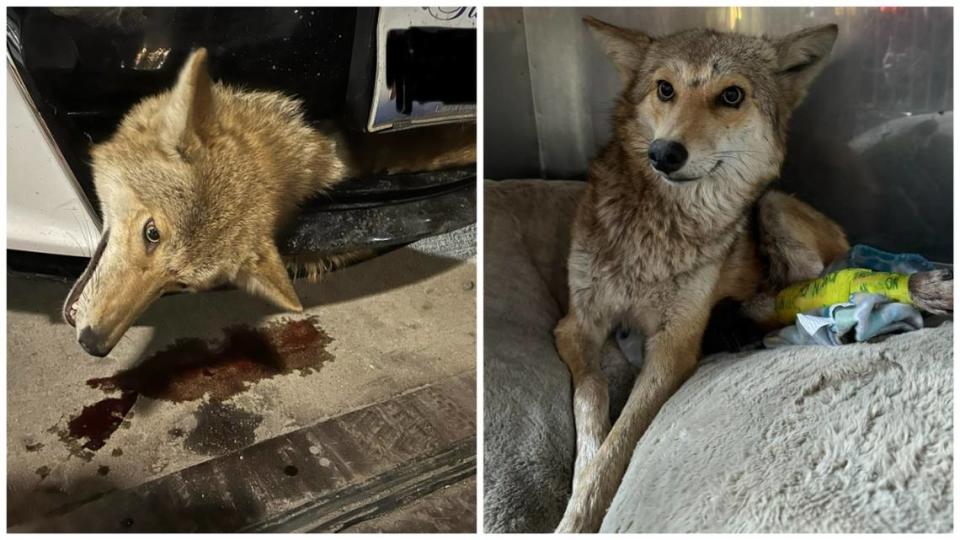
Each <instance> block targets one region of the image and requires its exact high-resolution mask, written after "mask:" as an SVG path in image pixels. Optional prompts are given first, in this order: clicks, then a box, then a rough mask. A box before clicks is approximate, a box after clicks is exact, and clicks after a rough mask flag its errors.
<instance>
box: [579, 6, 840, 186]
mask: <svg viewBox="0 0 960 540" xmlns="http://www.w3.org/2000/svg"><path fill="white" fill-rule="evenodd" d="M587 22H588V24H589V26H590V27H591V29H593V30H594V33H595V34H597V36H598V37H599V39H600V42H601V44H602V45H603V46H604V47H605V48H606V50H607V53H608V54H609V55H610V56H611V57H612V59H613V60H614V63H615V65H616V67H617V69H618V71H619V72H620V75H621V78H622V79H623V81H624V83H625V85H624V89H623V91H622V93H621V95H620V99H619V102H618V104H617V108H616V113H615V116H614V126H615V130H617V133H616V134H615V136H617V137H619V138H620V140H622V141H630V142H631V143H632V150H633V151H634V153H635V156H634V157H636V159H638V160H642V161H644V162H645V165H646V166H647V167H649V170H650V171H651V172H652V173H653V174H654V175H656V176H658V177H660V178H662V179H664V180H666V181H667V182H669V183H671V184H679V183H687V182H694V181H696V182H701V183H702V182H715V183H727V184H740V185H739V186H738V187H739V188H741V189H743V188H748V187H749V186H743V185H742V184H751V183H756V182H762V181H766V180H769V179H772V178H774V177H775V176H776V175H777V174H778V173H779V169H780V165H781V163H782V162H783V158H784V154H785V144H786V127H787V122H788V120H789V118H790V113H791V111H792V110H793V109H794V107H795V106H796V105H797V104H798V103H799V102H800V100H801V99H802V98H803V95H804V93H805V91H806V88H807V86H808V84H809V82H810V81H812V80H813V78H814V77H815V76H816V75H817V73H818V72H819V71H820V69H821V68H822V66H823V64H824V62H820V60H821V59H822V58H825V57H826V56H827V55H828V54H829V52H830V50H831V48H832V47H833V42H834V41H835V39H836V36H837V27H836V26H835V25H826V26H820V27H815V28H810V29H807V30H803V31H800V32H797V33H795V34H791V35H788V36H786V37H783V38H780V39H775V40H774V39H769V38H766V37H755V36H746V35H740V34H726V33H720V32H715V31H712V30H689V31H685V32H680V33H677V34H673V35H670V36H666V37H663V38H657V39H651V38H650V37H648V36H646V35H644V34H641V33H639V32H634V31H632V30H627V29H623V28H619V27H615V26H612V25H609V24H607V23H604V22H601V21H598V20H595V19H589V20H588V21H587Z"/></svg>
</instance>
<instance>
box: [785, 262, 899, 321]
mask: <svg viewBox="0 0 960 540" xmlns="http://www.w3.org/2000/svg"><path fill="white" fill-rule="evenodd" d="M909 282H910V276H908V275H906V274H895V273H891V272H874V271H873V270H867V269H864V268H846V269H844V270H840V271H838V272H833V273H831V274H827V275H825V276H823V277H822V278H818V279H814V280H811V281H803V282H800V283H795V284H793V285H791V286H789V287H787V288H786V289H784V290H782V291H780V294H778V295H777V299H776V302H775V308H776V312H777V320H778V321H779V322H780V323H782V324H792V323H793V322H794V319H795V318H796V316H797V313H803V312H804V311H808V310H811V309H817V308H824V307H827V306H832V305H833V304H841V303H844V302H849V301H850V295H852V294H854V293H873V294H882V295H884V296H886V297H887V298H889V299H891V300H893V301H894V302H902V303H904V304H912V303H913V302H912V301H911V299H910V288H909Z"/></svg>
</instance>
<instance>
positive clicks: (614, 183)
mask: <svg viewBox="0 0 960 540" xmlns="http://www.w3.org/2000/svg"><path fill="white" fill-rule="evenodd" d="M587 24H588V25H589V27H590V28H591V29H592V30H593V31H594V34H595V35H596V36H597V38H598V39H599V41H600V42H601V44H602V45H603V47H604V48H605V50H606V52H607V54H608V55H609V56H610V58H611V59H612V60H613V62H614V64H615V65H616V67H617V69H618V71H619V73H620V75H621V79H622V81H623V89H622V91H621V93H620V96H619V99H618V100H617V102H616V106H615V110H614V113H613V138H612V141H611V142H610V143H608V144H607V146H606V147H605V148H604V149H603V150H602V151H601V152H600V154H599V156H598V157H597V158H596V159H595V160H594V161H593V163H592V164H591V166H590V170H589V186H588V188H587V190H586V192H585V194H584V196H583V198H582V199H581V201H580V205H579V208H578V211H577V215H576V218H575V221H574V226H573V232H572V240H571V247H570V256H569V259H568V279H569V290H570V308H569V312H568V313H567V315H566V317H564V318H563V319H562V320H561V321H560V323H559V324H558V325H557V327H556V330H555V332H554V333H555V338H556V347H557V351H558V352H559V354H560V356H561V357H562V358H563V360H564V362H565V363H566V364H567V366H568V367H569V369H570V373H571V376H572V380H573V412H574V419H575V423H576V432H577V433H576V435H577V457H576V462H575V465H574V479H573V491H572V494H571V497H570V500H569V502H568V505H567V508H566V511H565V513H564V516H563V519H562V520H561V522H560V524H559V526H558V528H557V531H558V532H586V531H596V530H597V529H598V528H599V527H600V524H601V521H602V520H603V517H604V514H605V513H606V511H607V508H608V507H609V505H610V502H611V500H612V499H613V496H614V493H615V492H616V490H617V488H618V486H619V484H620V481H621V478H622V477H623V474H624V471H625V469H626V467H627V464H628V462H629V460H630V457H631V454H632V452H633V449H634V447H635V446H636V444H637V441H638V439H639V438H640V436H641V435H642V434H643V432H644V431H645V430H646V429H647V426H649V425H650V422H651V421H652V420H653V418H654V416H655V415H656V414H657V412H658V411H659V409H660V407H661V406H662V405H663V404H664V402H666V401H667V399H668V398H669V397H670V396H671V395H672V394H673V393H674V392H675V391H676V390H677V388H678V387H679V386H680V385H681V384H682V383H683V382H684V381H685V380H686V379H687V378H688V377H689V376H690V375H691V374H692V373H693V371H694V369H695V368H696V365H697V360H698V357H699V355H700V343H701V340H702V338H703V333H704V330H705V327H706V325H707V320H708V318H709V315H710V311H711V308H712V307H713V306H714V305H715V304H716V303H717V302H718V301H720V300H722V299H733V300H737V301H741V302H742V303H743V304H742V305H743V309H744V312H745V313H746V315H747V316H749V317H750V318H752V319H754V320H756V321H757V322H759V323H767V322H770V320H771V319H773V318H774V302H773V300H774V296H773V294H774V293H775V292H776V291H778V290H779V289H780V288H782V287H783V286H785V285H788V284H790V283H793V282H796V281H800V280H805V279H811V278H815V277H817V276H818V275H819V274H820V272H821V271H822V270H823V268H824V267H825V265H827V264H829V263H830V262H831V261H832V260H833V259H835V258H837V257H840V256H842V255H844V254H845V253H846V251H847V249H848V245H847V240H846V237H845V235H844V233H843V231H842V230H841V229H840V227H839V226H837V225H836V224H835V223H833V222H832V221H831V220H830V219H828V218H827V217H826V216H824V215H822V214H821V213H819V212H817V211H816V210H814V209H813V208H810V207H809V206H807V205H806V204H804V203H802V202H800V201H798V200H796V199H794V198H792V197H789V196H787V195H785V194H782V193H777V192H775V191H770V190H768V186H769V184H770V182H771V181H773V180H774V179H775V178H777V176H778V175H779V173H780V168H781V165H782V164H783V159H784V154H785V151H786V139H787V123H788V121H789V119H790V115H791V113H792V111H793V110H794V109H795V108H796V107H797V105H798V104H799V103H800V101H801V100H802V98H803V97H804V95H805V93H806V91H807V88H808V87H809V86H810V83H811V82H812V81H813V79H814V78H815V77H816V75H817V73H819V72H820V70H821V69H823V66H824V64H825V63H826V62H827V57H828V56H829V54H830V51H831V49H832V48H833V44H834V41H835V40H836V37H837V27H836V26H835V25H825V26H818V27H814V28H809V29H806V30H801V31H799V32H796V33H793V34H790V35H787V36H785V37H782V38H768V37H754V36H746V35H739V34H729V33H721V32H716V31H712V30H689V31H684V32H680V33H677V34H673V35H670V36H666V37H662V38H651V37H649V36H647V35H645V34H642V33H640V32H635V31H632V30H627V29H623V28H618V27H616V26H613V25H610V24H607V23H603V22H601V21H598V20H596V19H587ZM928 277H929V279H930V280H931V283H926V284H922V287H921V288H924V287H926V288H929V289H930V290H932V291H934V292H935V293H936V294H939V295H948V296H949V305H950V306H951V307H950V309H952V292H951V291H952V275H951V274H950V273H949V272H943V273H938V272H931V273H930V275H929V276H928ZM941 305H942V304H941ZM618 323H619V324H624V325H626V326H628V327H631V328H635V329H638V330H639V331H640V332H641V333H642V334H643V335H644V336H645V339H646V343H645V352H644V365H643V368H642V369H641V371H640V373H639V375H638V376H637V379H636V381H635V383H634V386H633V388H632V390H631V393H630V396H629V398H628V400H627V403H626V405H625V406H624V408H623V410H622V412H621V414H620V417H619V418H618V419H617V421H616V423H615V424H614V425H613V426H612V428H611V426H610V419H609V414H610V411H609V400H608V389H607V381H606V380H605V379H604V376H603V373H602V372H601V370H600V365H599V353H600V348H601V346H602V345H603V343H604V341H605V340H606V339H607V336H608V335H609V332H610V330H611V329H612V328H613V327H614V325H616V324H618Z"/></svg>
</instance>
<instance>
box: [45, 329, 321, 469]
mask: <svg viewBox="0 0 960 540" xmlns="http://www.w3.org/2000/svg"><path fill="white" fill-rule="evenodd" d="M223 332H224V339H223V340H221V341H220V342H219V343H211V342H208V341H204V340H202V339H199V338H186V339H180V340H177V341H176V342H174V343H173V344H172V345H171V346H169V347H167V348H166V349H163V350H161V351H158V352H156V353H154V354H153V355H151V356H149V357H148V358H146V359H145V360H144V361H143V362H141V363H140V364H139V365H137V366H136V367H134V368H131V369H128V370H124V371H120V372H118V373H116V374H114V375H113V376H111V377H104V378H98V379H90V380H89V381H87V384H88V385H89V386H91V387H93V388H99V389H100V390H103V391H104V392H107V393H111V394H113V393H116V392H119V393H120V397H110V398H106V399H103V400H101V401H98V402H97V403H94V404H93V405H88V406H87V407H84V409H83V411H81V412H80V414H79V415H77V416H76V417H74V418H72V419H71V420H70V421H69V423H68V425H67V429H66V430H58V432H59V434H60V438H61V439H62V440H64V442H67V443H68V446H69V447H71V451H72V452H73V453H76V454H78V455H81V457H84V458H85V459H89V458H90V457H91V455H92V454H91V453H90V452H92V451H96V450H99V449H100V448H102V447H103V446H104V444H106V441H107V439H109V438H110V436H111V435H112V434H113V433H114V432H115V431H116V430H117V428H119V427H120V426H121V425H123V424H125V423H126V424H127V425H129V422H125V420H124V419H125V417H128V416H129V415H128V413H130V409H131V408H132V407H133V404H134V403H135V402H136V400H137V398H138V397H139V396H140V395H144V396H147V397H149V398H152V399H156V400H164V401H170V402H175V403H176V402H183V401H193V400H197V399H200V398H201V397H203V396H204V395H208V396H209V399H210V401H211V402H220V401H223V400H225V399H228V398H230V397H231V396H234V395H236V394H238V393H240V392H243V391H244V390H246V389H247V388H249V386H250V385H251V384H253V383H255V382H257V381H261V380H264V379H269V378H272V377H275V376H278V375H285V374H289V373H293V372H299V373H300V374H301V375H307V374H309V373H313V372H315V371H317V370H319V369H320V367H321V366H323V364H324V363H326V362H328V361H330V360H333V355H332V354H330V352H329V351H327V350H326V348H327V346H328V345H329V344H330V343H331V342H332V341H333V338H331V337H330V336H328V335H327V333H326V332H324V331H323V329H322V328H320V326H319V324H318V321H317V318H316V317H308V318H306V319H301V320H289V319H284V320H280V321H278V322H276V323H273V324H268V325H266V326H264V327H261V328H251V327H249V326H233V327H229V328H226V329H225V330H224V331H223ZM80 441H83V442H82V444H80V445H79V448H76V447H77V446H78V445H77V443H78V442H80Z"/></svg>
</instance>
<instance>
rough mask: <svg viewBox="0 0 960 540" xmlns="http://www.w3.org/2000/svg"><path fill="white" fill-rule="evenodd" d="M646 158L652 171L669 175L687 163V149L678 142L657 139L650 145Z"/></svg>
mask: <svg viewBox="0 0 960 540" xmlns="http://www.w3.org/2000/svg"><path fill="white" fill-rule="evenodd" d="M647 157H649V158H650V163H652V164H653V168H654V169H656V170H658V171H660V172H663V173H666V174H670V173H672V172H674V171H677V170H679V169H680V167H683V164H684V163H686V162H687V149H686V148H684V147H683V145H682V144H680V143H678V142H674V141H665V140H663V139H657V140H655V141H653V144H651V145H650V151H649V152H648V153H647Z"/></svg>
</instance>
